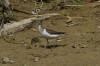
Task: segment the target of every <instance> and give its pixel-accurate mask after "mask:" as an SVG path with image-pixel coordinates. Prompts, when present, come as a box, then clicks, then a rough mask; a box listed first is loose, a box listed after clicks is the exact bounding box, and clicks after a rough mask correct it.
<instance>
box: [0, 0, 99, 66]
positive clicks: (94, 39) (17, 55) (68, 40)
mask: <svg viewBox="0 0 100 66" xmlns="http://www.w3.org/2000/svg"><path fill="white" fill-rule="evenodd" d="M15 1H16V0H12V2H13V4H15V5H18V6H14V7H17V8H18V9H20V10H22V11H26V12H30V10H31V8H32V7H33V6H34V3H31V2H28V3H23V2H20V0H18V1H16V2H15ZM20 4H21V5H20ZM93 4H98V3H92V4H90V3H87V4H85V5H84V7H75V8H67V9H63V10H59V11H55V10H54V11H49V9H50V8H51V5H52V4H50V3H48V4H46V3H45V4H44V6H43V7H42V8H43V10H44V12H43V13H48V12H58V13H63V14H65V15H68V16H70V17H83V18H72V22H70V23H67V20H68V19H67V18H65V17H63V16H60V17H53V18H50V19H47V20H45V21H44V23H43V25H44V27H46V28H50V29H54V30H56V31H62V32H66V34H65V35H64V36H62V38H63V39H62V40H61V41H59V42H58V41H57V42H55V41H50V44H49V45H57V46H55V47H51V48H43V47H41V45H47V43H46V40H45V38H43V37H39V36H40V34H39V33H38V30H37V26H36V25H33V27H32V28H30V29H25V30H23V31H20V32H17V33H15V34H12V35H8V36H7V37H5V38H6V39H7V40H9V41H12V42H11V43H9V42H6V41H5V40H4V39H3V38H2V37H1V38H0V66H98V65H100V59H99V58H100V53H99V52H100V48H99V47H100V45H99V44H100V6H98V7H90V5H93ZM99 4H100V3H99ZM32 5H33V6H32ZM46 5H48V6H46ZM29 7H30V9H29ZM47 7H48V8H47ZM14 13H15V14H14V15H15V18H16V19H18V20H19V19H24V18H28V17H31V16H32V15H27V14H24V13H19V12H14ZM27 16H28V17H27ZM66 23H67V25H71V24H73V25H71V26H65V25H66ZM33 28H34V29H35V30H36V32H34V31H33V30H32V29H33ZM33 37H37V38H39V40H40V42H37V43H33V44H31V39H32V38H33ZM13 42H15V43H13ZM22 42H24V43H23V44H19V43H22ZM36 45H37V47H36ZM3 57H8V58H10V59H11V60H13V61H15V62H14V63H12V64H10V63H7V64H3V63H2V58H3ZM36 57H38V58H39V60H38V61H37V62H35V61H34V59H35V58H36Z"/></svg>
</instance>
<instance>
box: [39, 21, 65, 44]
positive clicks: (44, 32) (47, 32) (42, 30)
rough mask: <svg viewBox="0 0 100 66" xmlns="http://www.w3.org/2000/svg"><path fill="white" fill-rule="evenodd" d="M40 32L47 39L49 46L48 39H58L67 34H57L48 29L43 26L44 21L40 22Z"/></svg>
mask: <svg viewBox="0 0 100 66" xmlns="http://www.w3.org/2000/svg"><path fill="white" fill-rule="evenodd" d="M38 24H39V25H38V30H39V33H40V34H41V35H42V36H43V37H45V38H46V40H47V44H49V41H48V39H56V38H58V37H60V36H61V35H62V34H65V32H57V31H54V30H52V29H46V28H44V27H43V26H42V21H38Z"/></svg>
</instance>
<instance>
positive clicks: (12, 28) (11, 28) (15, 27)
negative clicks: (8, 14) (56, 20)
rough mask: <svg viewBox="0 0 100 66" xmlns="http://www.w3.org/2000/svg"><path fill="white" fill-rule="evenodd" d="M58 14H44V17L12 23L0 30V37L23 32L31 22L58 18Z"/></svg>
mask: <svg viewBox="0 0 100 66" xmlns="http://www.w3.org/2000/svg"><path fill="white" fill-rule="evenodd" d="M58 15H59V14H57V13H53V14H44V15H37V16H35V17H32V18H28V19H24V20H20V21H19V22H16V21H13V22H12V23H8V24H5V25H4V26H3V28H2V29H1V30H0V36H2V35H7V34H12V33H15V32H18V31H21V30H23V29H24V28H25V27H27V26H29V25H30V24H32V23H33V22H35V21H37V20H44V19H46V18H50V17H53V16H58Z"/></svg>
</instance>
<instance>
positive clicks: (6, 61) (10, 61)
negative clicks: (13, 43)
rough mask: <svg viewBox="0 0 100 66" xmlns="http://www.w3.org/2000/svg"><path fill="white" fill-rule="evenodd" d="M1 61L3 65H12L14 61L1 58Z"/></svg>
mask: <svg viewBox="0 0 100 66" xmlns="http://www.w3.org/2000/svg"><path fill="white" fill-rule="evenodd" d="M2 61H3V64H7V63H14V62H15V61H13V60H11V59H9V58H8V57H3V58H2Z"/></svg>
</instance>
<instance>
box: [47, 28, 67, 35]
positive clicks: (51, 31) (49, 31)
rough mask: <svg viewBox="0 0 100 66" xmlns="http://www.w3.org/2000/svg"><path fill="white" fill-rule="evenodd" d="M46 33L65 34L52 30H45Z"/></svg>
mask: <svg viewBox="0 0 100 66" xmlns="http://www.w3.org/2000/svg"><path fill="white" fill-rule="evenodd" d="M46 31H47V32H48V33H50V34H65V32H57V31H55V30H52V29H46Z"/></svg>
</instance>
